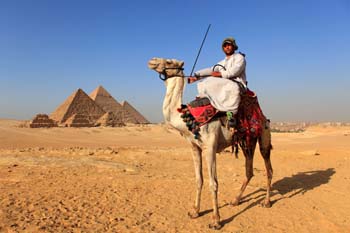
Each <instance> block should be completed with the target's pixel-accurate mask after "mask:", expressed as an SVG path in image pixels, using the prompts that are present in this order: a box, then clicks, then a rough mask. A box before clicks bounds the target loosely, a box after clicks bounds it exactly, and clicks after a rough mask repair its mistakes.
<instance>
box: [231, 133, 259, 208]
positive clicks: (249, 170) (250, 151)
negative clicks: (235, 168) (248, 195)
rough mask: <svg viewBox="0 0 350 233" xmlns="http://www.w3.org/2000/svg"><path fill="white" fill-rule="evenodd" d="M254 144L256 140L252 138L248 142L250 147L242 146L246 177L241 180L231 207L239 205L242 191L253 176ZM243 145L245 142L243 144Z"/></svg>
mask: <svg viewBox="0 0 350 233" xmlns="http://www.w3.org/2000/svg"><path fill="white" fill-rule="evenodd" d="M256 142H257V139H256V138H252V139H251V141H250V146H249V147H248V146H245V145H242V146H241V148H242V151H243V154H244V157H245V173H246V177H245V179H244V180H243V183H242V186H241V189H240V191H239V193H238V195H237V196H236V198H235V200H234V201H233V202H232V205H234V206H236V205H239V202H240V201H241V198H242V195H243V193H244V190H245V189H246V188H247V185H248V184H249V181H250V180H251V178H252V177H253V176H254V173H253V159H254V151H255V147H256ZM244 143H245V142H244Z"/></svg>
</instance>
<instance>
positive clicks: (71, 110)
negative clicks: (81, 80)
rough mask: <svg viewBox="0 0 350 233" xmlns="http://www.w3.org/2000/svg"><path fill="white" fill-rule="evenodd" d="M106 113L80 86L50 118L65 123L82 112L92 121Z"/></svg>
mask: <svg viewBox="0 0 350 233" xmlns="http://www.w3.org/2000/svg"><path fill="white" fill-rule="evenodd" d="M105 113H106V112H105V111H104V110H103V109H102V108H101V107H100V106H98V105H97V104H96V103H95V102H94V100H92V99H91V98H90V97H89V96H88V95H87V94H86V93H85V92H84V91H83V90H82V89H80V88H79V89H78V90H77V91H75V92H74V93H73V94H72V95H70V96H69V97H68V98H67V99H66V100H65V101H64V102H63V103H62V104H61V105H60V106H59V107H58V108H57V109H56V110H55V111H54V112H53V113H51V115H50V118H52V119H53V120H55V121H57V122H58V123H65V122H66V121H67V120H68V118H71V117H72V116H73V115H74V114H80V115H84V116H86V117H87V118H88V119H89V121H90V122H95V121H96V120H97V119H99V118H100V117H101V116H102V115H103V114H105Z"/></svg>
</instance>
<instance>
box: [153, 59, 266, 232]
mask: <svg viewBox="0 0 350 233" xmlns="http://www.w3.org/2000/svg"><path fill="white" fill-rule="evenodd" d="M183 65H184V62H183V61H178V60H176V59H164V58H152V59H151V60H150V61H149V62H148V67H149V68H150V69H153V70H155V71H156V72H158V73H159V74H160V75H163V76H164V83H165V86H166V94H165V98H164V102H163V115H164V119H165V122H166V123H167V124H169V125H171V126H172V127H173V128H175V129H177V130H178V131H179V132H180V134H181V135H182V136H183V137H185V138H186V139H187V141H189V142H190V144H191V147H192V152H193V153H192V156H193V161H194V169H195V176H196V183H197V193H196V198H195V203H194V207H193V209H192V210H191V211H190V212H189V213H188V214H189V216H190V217H191V218H197V217H198V216H199V213H200V201H201V191H202V186H203V174H202V154H203V155H204V156H205V159H206V162H207V166H208V173H209V187H210V191H211V194H212V201H213V222H212V223H211V224H209V227H210V228H213V229H219V228H221V223H220V215H219V208H218V197H217V193H218V181H217V173H216V153H218V152H220V151H222V150H223V149H225V148H227V147H229V146H231V144H232V134H231V131H230V130H229V129H228V128H227V127H225V126H223V125H222V123H221V121H220V120H212V121H211V122H209V123H208V124H205V125H203V126H201V128H200V138H199V139H195V138H194V136H193V134H192V132H190V131H189V130H188V129H187V127H186V124H185V123H184V122H183V120H182V118H181V116H180V113H179V112H178V111H177V109H178V108H179V107H180V106H181V104H182V97H183V90H184V85H185V78H184V73H183ZM160 77H161V76H160ZM242 140H243V139H242ZM257 142H259V147H260V152H261V154H262V157H263V158H264V161H265V167H266V174H267V190H266V197H265V199H264V202H263V203H262V204H263V206H265V207H270V206H271V203H270V188H271V179H272V166H271V161H270V150H271V133H270V128H269V127H268V126H266V127H263V133H262V135H261V136H260V137H259V138H254V139H253V140H252V141H251V142H250V144H249V145H250V146H249V147H248V148H247V147H244V146H243V147H241V148H242V151H243V153H244V156H245V159H246V162H245V167H246V177H245V179H244V180H243V184H242V186H241V189H240V191H239V193H238V195H237V196H236V197H235V199H234V201H233V202H232V204H233V205H238V204H239V202H240V199H241V197H242V195H243V192H244V190H245V188H246V187H247V185H248V183H249V181H250V179H251V178H252V177H253V157H254V151H255V147H256V143H257ZM242 143H243V144H244V140H243V141H240V144H241V145H242Z"/></svg>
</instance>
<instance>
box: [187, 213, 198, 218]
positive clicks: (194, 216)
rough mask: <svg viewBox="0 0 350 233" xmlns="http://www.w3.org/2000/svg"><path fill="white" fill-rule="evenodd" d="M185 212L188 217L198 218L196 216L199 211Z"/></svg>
mask: <svg viewBox="0 0 350 233" xmlns="http://www.w3.org/2000/svg"><path fill="white" fill-rule="evenodd" d="M187 214H188V216H189V217H190V218H192V219H195V218H198V217H199V213H198V212H193V213H191V212H188V213H187Z"/></svg>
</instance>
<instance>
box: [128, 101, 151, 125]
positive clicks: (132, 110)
mask: <svg viewBox="0 0 350 233" xmlns="http://www.w3.org/2000/svg"><path fill="white" fill-rule="evenodd" d="M122 106H123V108H124V109H125V110H126V111H128V112H129V113H131V115H133V117H134V118H135V119H136V121H137V123H139V124H149V123H150V122H149V121H148V120H147V119H146V118H145V117H144V116H142V115H141V113H139V112H138V111H137V110H136V109H135V108H134V107H133V106H132V105H131V104H129V103H128V102H127V101H124V102H122Z"/></svg>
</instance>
